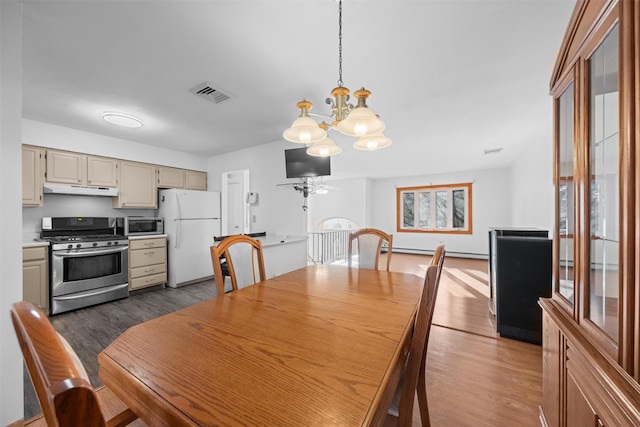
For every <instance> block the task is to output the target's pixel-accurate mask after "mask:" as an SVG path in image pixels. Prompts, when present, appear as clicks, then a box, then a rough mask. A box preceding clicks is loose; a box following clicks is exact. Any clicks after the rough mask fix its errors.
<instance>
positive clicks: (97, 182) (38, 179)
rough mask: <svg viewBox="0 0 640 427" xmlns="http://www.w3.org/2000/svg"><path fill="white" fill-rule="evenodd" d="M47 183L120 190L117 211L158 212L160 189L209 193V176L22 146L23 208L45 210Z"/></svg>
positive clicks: (116, 203) (170, 168)
mask: <svg viewBox="0 0 640 427" xmlns="http://www.w3.org/2000/svg"><path fill="white" fill-rule="evenodd" d="M44 182H51V183H58V184H68V185H70V186H76V185H81V186H91V187H113V188H115V187H117V188H118V196H117V197H115V198H114V200H113V206H114V207H117V208H136V209H139V208H142V209H149V208H150V209H156V208H157V194H156V193H157V189H158V188H185V189H188V190H203V191H206V190H207V173H206V172H200V171H195V170H188V169H180V168H173V167H169V166H157V165H153V164H148V163H138V162H131V161H125V160H120V159H115V158H110V157H101V156H94V155H90V154H84V153H76V152H73V151H64V150H55V149H49V148H45V147H36V146H30V145H23V146H22V205H23V206H42V204H43V198H42V195H43V183H44Z"/></svg>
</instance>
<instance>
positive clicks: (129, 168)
mask: <svg viewBox="0 0 640 427" xmlns="http://www.w3.org/2000/svg"><path fill="white" fill-rule="evenodd" d="M156 190H157V186H156V166H155V165H150V164H147V163H136V162H128V161H124V160H123V161H122V162H121V163H120V181H119V185H118V196H117V197H114V198H113V207H114V208H146V209H156V208H157V207H158V202H157V200H158V192H157V191H156Z"/></svg>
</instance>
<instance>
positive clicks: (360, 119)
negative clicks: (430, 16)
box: [282, 0, 391, 157]
mask: <svg viewBox="0 0 640 427" xmlns="http://www.w3.org/2000/svg"><path fill="white" fill-rule="evenodd" d="M338 64H339V67H338V87H336V88H334V89H333V90H332V91H331V96H332V97H333V98H327V99H326V103H327V104H330V105H331V114H330V116H329V117H333V118H334V121H333V123H331V128H332V129H336V130H337V131H338V132H340V133H341V134H343V135H348V136H355V137H357V138H359V139H358V140H357V141H356V142H355V143H354V144H353V147H354V148H356V149H358V150H368V151H373V150H379V149H381V148H384V147H388V146H389V145H391V140H390V139H389V138H387V137H386V136H384V135H383V134H382V131H384V129H385V124H384V122H383V121H382V120H380V118H379V117H378V116H377V115H376V114H375V113H374V112H373V111H371V110H370V109H369V107H368V106H367V102H366V101H367V98H368V97H369V96H370V95H371V92H370V91H368V90H367V89H365V88H361V89H360V90H357V91H355V92H354V93H353V95H354V96H355V97H356V99H357V100H358V103H357V105H355V106H354V105H352V104H349V103H348V101H349V89H348V88H346V87H344V86H343V83H342V0H339V1H338ZM297 107H298V109H299V110H300V116H299V117H298V118H297V119H296V120H295V121H294V122H293V124H292V125H291V127H290V128H288V129H287V130H285V131H284V133H283V134H282V136H283V138H284V139H286V140H287V141H291V142H296V143H299V144H312V145H311V146H310V147H309V148H308V149H307V153H308V154H310V155H312V156H322V157H326V156H333V155H335V154H339V153H341V152H342V149H341V148H340V147H339V146H338V145H336V143H335V142H334V141H333V140H332V139H331V138H328V137H327V130H328V128H329V126H328V125H326V124H325V123H324V122H323V124H324V126H323V124H321V125H318V124H316V122H315V121H314V120H313V119H312V118H311V117H309V110H311V108H312V107H313V104H312V103H311V102H309V101H307V100H306V99H303V100H302V101H300V102H298V104H297Z"/></svg>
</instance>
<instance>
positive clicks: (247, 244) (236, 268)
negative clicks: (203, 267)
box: [211, 234, 267, 295]
mask: <svg viewBox="0 0 640 427" xmlns="http://www.w3.org/2000/svg"><path fill="white" fill-rule="evenodd" d="M223 261H224V262H226V264H227V268H228V271H229V277H230V279H231V288H232V290H234V291H235V290H237V289H238V288H242V287H244V286H248V285H252V284H254V283H258V282H261V281H264V280H266V276H267V275H266V273H265V267H264V256H263V251H262V243H261V242H260V241H259V240H256V239H254V238H252V237H249V236H246V235H243V234H238V235H233V236H229V237H226V238H225V239H224V240H222V241H221V242H220V243H218V244H217V245H216V246H211V263H212V265H213V275H214V279H215V281H216V288H217V290H218V295H223V294H224V292H225V289H224V274H223V270H222V262H223Z"/></svg>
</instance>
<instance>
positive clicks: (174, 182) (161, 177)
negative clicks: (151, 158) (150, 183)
mask: <svg viewBox="0 0 640 427" xmlns="http://www.w3.org/2000/svg"><path fill="white" fill-rule="evenodd" d="M158 188H185V189H187V190H202V191H206V190H207V173H206V172H200V171H194V170H189V169H179V168H171V167H167V166H158Z"/></svg>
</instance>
